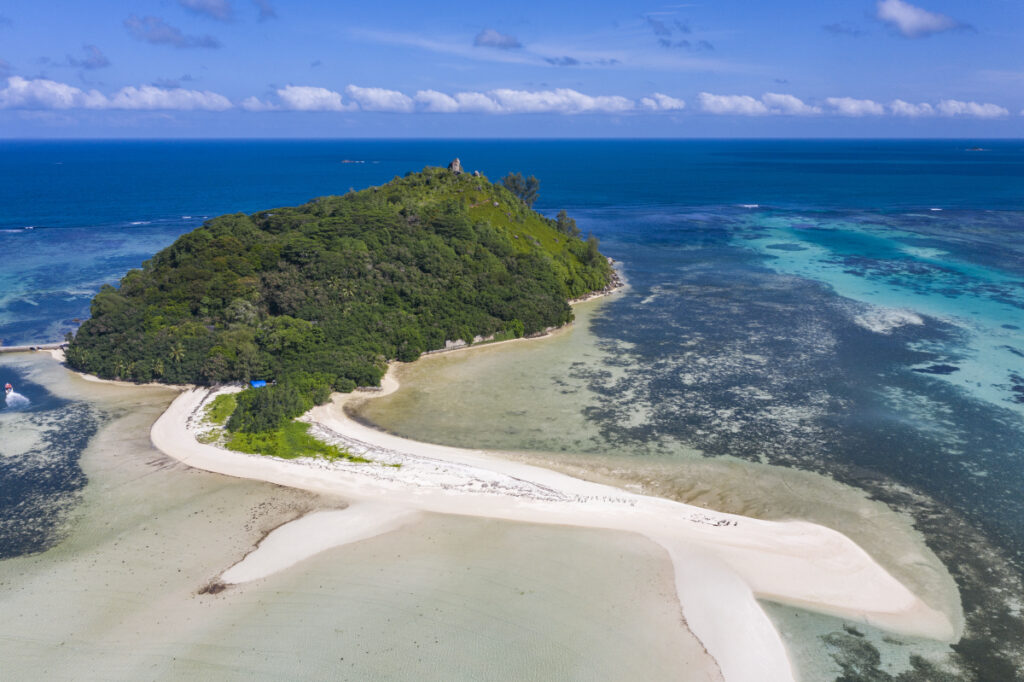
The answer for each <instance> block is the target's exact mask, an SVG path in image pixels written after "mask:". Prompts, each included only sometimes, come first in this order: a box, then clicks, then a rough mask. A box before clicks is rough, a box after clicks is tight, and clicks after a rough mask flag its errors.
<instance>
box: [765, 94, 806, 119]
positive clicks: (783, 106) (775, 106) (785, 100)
mask: <svg viewBox="0 0 1024 682" xmlns="http://www.w3.org/2000/svg"><path fill="white" fill-rule="evenodd" d="M761 101H762V102H764V105H765V106H766V107H768V109H769V111H771V113H773V114H788V115H790V116H812V115H814V114H820V113H821V107H814V106H811V105H809V104H804V101H803V100H802V99H800V98H799V97H794V96H793V95H780V94H778V93H775V92H766V93H765V94H763V95H761Z"/></svg>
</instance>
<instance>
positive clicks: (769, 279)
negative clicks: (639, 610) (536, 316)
mask: <svg viewBox="0 0 1024 682" xmlns="http://www.w3.org/2000/svg"><path fill="white" fill-rule="evenodd" d="M975 146H977V143H976V142H974V141H923V142H922V141H915V142H901V141H867V142H864V141H859V142H849V141H843V142H833V141H800V142H790V141H742V142H736V141H700V142H696V141H695V142H666V141H644V142H627V141H609V142H598V141H589V142H588V141H573V142H515V143H505V142H496V141H492V142H489V141H473V142H456V141H439V142H425V141H423V142H417V141H411V142H393V141H392V142H343V141H337V142H230V143H229V142H189V143H172V142H144V143H143V142H138V143H131V142H118V143H107V142H89V143H86V142H81V143H35V142H24V143H10V142H8V143H2V144H0V179H2V182H0V206H3V215H0V252H2V253H3V254H4V261H3V265H2V266H0V338H2V339H3V343H4V344H15V343H27V342H39V341H51V340H55V339H59V338H60V337H61V336H62V335H63V334H64V333H65V332H66V331H69V330H72V329H73V328H74V327H75V325H76V320H77V319H82V318H83V317H85V316H87V315H88V301H89V298H90V297H91V295H92V294H93V292H95V291H96V290H97V289H98V287H99V286H100V285H101V284H102V283H104V282H113V281H116V279H117V278H118V277H119V276H120V275H122V274H123V273H124V272H125V271H126V270H127V269H128V268H130V267H133V266H137V265H138V264H139V263H141V261H142V260H144V259H145V258H148V257H149V256H150V255H152V254H153V253H154V252H155V251H157V250H158V249H159V248H161V247H162V246H164V245H166V244H168V243H170V241H172V240H173V239H174V238H175V237H176V236H177V235H179V234H181V233H183V232H184V231H187V230H189V229H191V228H192V227H194V226H196V225H198V224H200V223H201V222H202V220H203V217H205V216H211V215H217V214H220V213H224V212H230V211H236V210H242V211H254V210H257V209H264V208H267V207H271V206H275V205H286V204H296V203H301V202H303V201H306V200H308V199H310V198H312V197H314V196H317V195H321V194H329V193H344V192H345V191H347V190H348V189H349V188H350V187H356V188H358V187H364V186H367V185H370V184H376V183H380V182H385V181H387V180H389V179H390V178H391V177H393V176H394V175H401V174H403V173H405V172H406V171H408V170H413V169H418V168H421V167H423V166H424V165H428V164H431V165H440V164H444V163H447V162H448V161H449V160H450V159H451V158H452V157H454V156H459V157H461V159H462V161H463V165H464V167H467V168H469V169H474V168H478V169H480V170H481V171H483V172H484V173H485V174H488V175H489V176H491V177H492V178H495V177H500V176H501V175H503V174H504V173H506V172H509V171H513V170H516V171H523V172H524V173H527V174H529V173H533V174H536V175H537V176H538V177H539V178H541V191H540V200H539V202H538V208H539V209H540V210H541V211H543V212H545V213H548V214H554V213H555V212H556V211H558V210H559V209H562V208H566V209H568V210H570V212H571V213H572V214H573V215H574V216H575V217H576V218H577V221H578V222H579V224H580V226H581V228H582V229H584V230H585V231H592V232H594V233H595V234H597V235H598V236H599V237H600V238H601V239H602V244H603V247H602V249H603V250H604V251H605V252H606V253H607V254H609V255H611V256H613V257H614V258H616V259H617V260H619V261H621V262H622V263H623V267H624V269H625V273H626V275H627V277H628V279H629V281H630V285H631V289H630V290H629V292H627V293H626V294H625V295H623V296H621V297H618V298H616V299H615V300H613V301H611V302H609V303H608V304H607V305H606V306H605V307H604V308H603V309H602V312H601V314H599V315H598V316H596V317H595V318H594V319H593V320H592V322H591V323H590V324H591V332H592V333H593V334H595V335H596V336H597V337H598V338H599V339H600V342H601V343H602V347H603V348H604V349H605V350H606V351H607V353H606V355H607V356H608V358H609V359H608V360H606V361H605V362H606V363H608V364H606V365H601V366H593V365H589V364H587V363H582V362H581V363H578V365H574V366H572V367H570V368H568V369H567V371H568V372H569V373H570V374H571V376H572V378H573V379H574V381H577V382H582V383H584V384H586V386H587V387H588V389H589V390H591V391H593V392H594V393H596V394H598V395H600V396H601V397H602V402H601V403H600V404H599V405H597V406H588V407H587V408H586V410H583V411H582V416H583V418H584V419H585V420H586V421H587V422H588V424H589V426H590V427H591V428H592V429H594V430H595V431H596V432H599V433H600V435H601V438H603V439H604V442H606V443H609V444H613V445H615V444H617V445H620V446H622V448H623V450H629V451H634V452H643V451H644V447H643V446H644V445H645V444H649V443H652V442H654V441H657V440H659V439H666V438H668V439H673V440H675V441H678V442H680V443H682V444H684V445H686V446H688V447H691V448H695V449H698V450H700V451H702V452H704V453H705V454H707V455H709V456H715V455H730V456H734V457H739V458H743V459H748V460H752V461H762V462H769V463H773V464H779V465H783V466H790V467H797V468H801V469H809V470H812V471H817V472H821V473H826V474H828V475H830V476H833V477H835V478H837V479H839V480H841V481H843V482H846V483H850V484H852V485H856V486H859V487H861V488H863V489H865V490H867V491H869V492H870V494H871V495H873V496H875V497H876V498H878V499H881V500H883V501H885V502H887V503H889V504H890V505H892V506H893V507H896V508H898V509H901V510H905V511H907V512H909V513H911V514H913V515H914V517H915V519H916V522H917V525H918V528H919V529H920V530H921V531H922V532H923V533H924V534H925V536H926V538H927V539H928V542H929V544H930V546H931V547H932V548H933V549H934V550H935V551H936V553H938V554H939V556H940V557H942V559H943V560H944V562H945V563H946V564H947V566H949V567H950V570H951V571H952V572H953V574H954V576H955V577H956V579H957V581H958V583H959V584H960V587H961V590H962V593H963V598H964V605H965V609H966V611H967V617H968V630H969V636H968V638H967V639H966V640H965V641H964V642H963V643H961V645H959V648H958V651H959V654H960V656H962V657H963V661H964V664H963V669H964V670H969V671H970V670H973V671H974V673H972V674H973V678H974V679H1015V678H1020V677H1021V676H1022V675H1024V673H1022V672H1021V669H1020V667H1019V665H1020V658H1019V656H1020V652H1021V651H1022V650H1024V626H1022V623H1021V595H1022V594H1024V589H1022V586H1021V579H1022V576H1024V494H1022V493H1024V465H1022V462H1021V457H1022V456H1024V143H1020V142H1017V141H986V142H985V143H984V144H983V146H984V147H985V148H986V149H987V150H986V151H980V152H979V151H970V149H971V148H973V147H975ZM346 160H348V161H359V162H362V163H343V161H346ZM934 209H939V210H934ZM29 227H31V228H32V229H27V228H29ZM4 377H8V378H7V379H5V378H4ZM11 377H13V378H14V380H15V381H16V380H17V379H18V378H19V375H18V370H17V367H12V366H11V365H10V364H9V361H8V360H4V359H0V381H5V380H11ZM33 390H35V389H33ZM40 390H42V389H40ZM22 392H24V391H22ZM44 407H45V401H43V402H42V403H41V404H40V405H39V406H38V408H32V409H39V410H43V409H44ZM32 409H29V410H28V411H26V412H22V413H21V414H22V415H23V416H24V415H28V414H33V412H32ZM46 409H52V410H54V412H53V414H54V415H59V414H62V412H61V410H60V409H59V408H58V407H53V406H51V407H49V408H46ZM4 414H5V411H0V415H4ZM8 414H9V413H8ZM40 418H41V417H40ZM0 428H3V423H0ZM69 428H70V427H69ZM83 429H84V427H83ZM83 433H85V431H84V430H83ZM4 437H6V434H4ZM72 450H73V448H72ZM68 458H69V459H68V461H69V462H70V463H71V464H72V466H69V467H67V468H66V470H65V469H62V470H61V471H60V472H58V473H55V474H54V475H53V476H51V477H47V478H45V479H43V478H41V479H40V480H45V481H46V483H45V485H52V486H53V491H54V492H53V498H54V500H57V499H58V498H59V499H60V500H61V502H60V503H59V504H58V503H57V502H55V503H54V509H55V510H58V509H66V508H67V505H68V500H69V499H72V497H73V491H74V490H75V489H76V487H80V486H81V485H83V484H84V481H82V480H81V478H80V477H76V474H75V470H74V466H73V460H74V454H73V452H71V453H70V454H68ZM19 466H21V467H22V468H21V469H19V470H18V471H19V472H21V473H19V474H18V475H23V474H24V472H26V471H29V470H31V466H30V464H28V463H24V464H23V465H19ZM4 475H6V476H13V474H10V473H8V474H4V472H3V471H0V476H4ZM8 480H13V479H10V478H5V479H3V480H0V485H3V486H4V488H3V489H4V490H18V488H15V487H13V486H8V484H7V482H6V481H8ZM40 485H42V486H43V487H42V488H39V487H36V488H33V491H34V492H33V495H35V496H36V497H35V498H34V499H37V500H43V501H45V499H46V494H45V492H46V487H45V485H44V484H40ZM40 491H41V492H40ZM69 495H71V496H72V497H69ZM3 500H4V502H3V509H11V508H13V507H14V506H15V505H17V504H18V503H19V494H18V493H14V494H8V495H7V496H6V497H4V498H3ZM45 508H46V505H45V504H42V505H41V506H40V507H39V509H40V510H43V511H40V512H39V514H43V516H45V514H44V512H45ZM54 513H55V514H57V513H66V512H58V511H55V512H54ZM39 514H36V516H34V517H33V518H34V519H35V518H37V517H39ZM47 537H48V536H47ZM54 537H56V536H54ZM5 545H6V546H7V547H8V550H7V551H8V554H7V555H10V554H11V553H18V552H21V551H29V550H31V551H34V550H35V549H38V548H39V546H44V545H45V542H43V543H42V545H39V546H35V547H32V548H27V549H25V548H23V547H22V545H20V544H18V542H17V541H15V539H14V536H13V535H10V534H6V535H5V534H0V547H3V546H5ZM19 548H20V549H19ZM1015 655H1016V656H1017V658H1014V656H1015Z"/></svg>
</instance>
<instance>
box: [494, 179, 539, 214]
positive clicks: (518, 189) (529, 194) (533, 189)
mask: <svg viewBox="0 0 1024 682" xmlns="http://www.w3.org/2000/svg"><path fill="white" fill-rule="evenodd" d="M501 184H503V185H505V189H507V190H508V191H510V192H512V194H515V195H516V196H517V197H519V198H520V199H521V200H522V201H523V203H524V204H526V205H527V206H529V207H531V208H532V207H533V204H534V202H535V201H537V192H538V190H539V189H540V180H538V179H537V178H535V177H534V176H532V175H531V176H530V177H528V178H525V179H524V178H523V174H522V173H509V174H508V175H506V176H505V177H503V178H502V179H501Z"/></svg>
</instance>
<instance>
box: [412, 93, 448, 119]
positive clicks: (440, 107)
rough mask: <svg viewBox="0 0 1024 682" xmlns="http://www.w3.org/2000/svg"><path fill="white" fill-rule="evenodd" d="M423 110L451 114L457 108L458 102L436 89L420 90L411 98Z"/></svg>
mask: <svg viewBox="0 0 1024 682" xmlns="http://www.w3.org/2000/svg"><path fill="white" fill-rule="evenodd" d="M413 99H415V100H416V103H417V104H421V105H423V110H424V111H428V112H431V113H438V114H452V113H455V112H457V111H458V110H459V103H458V102H457V101H456V100H455V98H454V97H452V96H450V95H446V94H444V93H443V92H438V91H437V90H420V91H419V92H417V93H416V96H415V97H414V98H413Z"/></svg>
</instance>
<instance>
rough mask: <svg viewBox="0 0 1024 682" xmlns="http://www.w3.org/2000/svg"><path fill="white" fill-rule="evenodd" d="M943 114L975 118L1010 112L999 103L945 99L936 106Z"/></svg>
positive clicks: (1005, 114)
mask: <svg viewBox="0 0 1024 682" xmlns="http://www.w3.org/2000/svg"><path fill="white" fill-rule="evenodd" d="M936 109H938V111H939V113H940V114H942V115H943V116H973V117H975V118H1001V117H1003V116H1009V115H1010V112H1009V111H1008V110H1007V109H1005V108H1003V107H1001V106H999V105H998V104H979V103H978V102H961V101H959V100H955V99H944V100H942V101H941V102H939V104H938V106H937V107H936Z"/></svg>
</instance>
